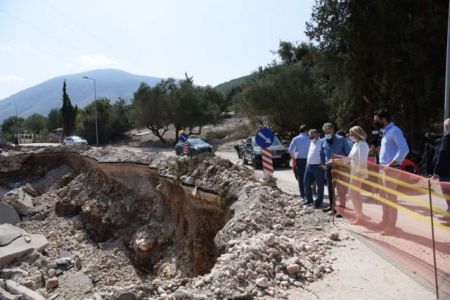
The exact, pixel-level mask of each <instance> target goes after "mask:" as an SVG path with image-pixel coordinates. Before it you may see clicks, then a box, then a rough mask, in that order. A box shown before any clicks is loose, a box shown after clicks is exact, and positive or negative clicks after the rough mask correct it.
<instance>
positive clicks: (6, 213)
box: [0, 203, 20, 225]
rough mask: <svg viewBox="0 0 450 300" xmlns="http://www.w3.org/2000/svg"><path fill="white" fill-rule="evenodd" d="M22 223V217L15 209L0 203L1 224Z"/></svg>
mask: <svg viewBox="0 0 450 300" xmlns="http://www.w3.org/2000/svg"><path fill="white" fill-rule="evenodd" d="M19 222H20V217H19V214H18V213H17V211H16V210H15V209H14V207H12V206H10V205H8V204H6V203H0V224H12V225H16V224H17V223H19Z"/></svg>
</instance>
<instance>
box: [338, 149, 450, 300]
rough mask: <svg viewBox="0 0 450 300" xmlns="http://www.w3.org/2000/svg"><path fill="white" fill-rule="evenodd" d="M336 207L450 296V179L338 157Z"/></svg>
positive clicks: (389, 252)
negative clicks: (440, 180)
mask: <svg viewBox="0 0 450 300" xmlns="http://www.w3.org/2000/svg"><path fill="white" fill-rule="evenodd" d="M332 174H333V183H334V185H335V189H337V190H338V192H337V193H335V195H346V197H343V199H340V198H337V199H336V201H335V209H336V210H337V211H338V212H339V213H340V214H341V215H342V216H344V217H345V218H347V219H348V220H350V222H351V223H352V224H353V225H354V226H355V229H357V231H358V232H359V233H360V234H362V235H364V236H365V237H367V238H369V239H370V240H372V241H374V242H375V243H376V244H377V245H379V246H380V247H381V249H383V250H384V252H385V253H387V254H388V255H389V256H391V257H392V258H394V259H395V260H396V261H397V262H399V263H401V264H402V265H403V266H404V267H405V268H407V269H408V270H410V271H411V272H413V273H415V274H417V275H419V276H420V277H421V278H423V279H424V280H426V281H427V282H428V283H430V284H431V285H433V286H434V287H435V289H436V294H437V297H438V298H439V295H441V296H446V297H448V296H450V183H446V182H439V181H435V180H430V179H428V178H424V177H421V176H417V175H414V174H411V173H408V172H404V171H401V170H399V169H396V168H390V167H385V166H380V165H376V164H373V163H371V162H365V161H364V162H362V161H354V160H353V161H350V160H349V159H347V158H342V157H334V159H333V168H332Z"/></svg>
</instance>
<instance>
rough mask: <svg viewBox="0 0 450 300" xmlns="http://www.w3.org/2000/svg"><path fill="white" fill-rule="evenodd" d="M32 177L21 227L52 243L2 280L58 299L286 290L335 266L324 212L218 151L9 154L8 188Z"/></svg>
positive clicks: (239, 295)
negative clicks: (174, 154)
mask: <svg viewBox="0 0 450 300" xmlns="http://www.w3.org/2000/svg"><path fill="white" fill-rule="evenodd" d="M26 183H31V185H32V186H33V187H35V188H36V190H38V192H39V194H40V195H39V196H35V197H33V204H34V206H33V208H32V209H30V211H29V213H28V215H27V216H22V222H21V223H19V226H20V227H22V228H23V229H25V230H26V231H27V232H30V233H43V234H44V235H45V236H46V237H47V239H48V240H49V245H48V247H47V248H46V250H45V251H44V252H43V253H38V254H34V256H35V257H37V259H35V260H33V257H22V258H21V259H18V260H16V261H15V262H13V263H11V264H9V265H8V266H6V269H7V270H15V271H7V272H4V271H2V272H1V273H0V277H1V278H3V279H12V280H14V281H16V282H18V283H19V284H24V285H26V286H29V287H30V288H31V289H33V290H36V291H37V292H39V293H40V294H42V295H44V296H45V297H50V298H52V299H83V298H95V299H117V298H120V297H130V298H120V299H159V298H167V297H168V298H171V299H172V298H175V299H223V298H230V299H251V298H261V297H265V296H268V295H269V296H274V297H277V298H283V297H286V294H285V293H284V290H285V289H286V288H288V287H289V286H297V287H304V286H306V285H308V284H309V283H310V282H314V281H315V280H317V279H319V278H321V277H322V276H324V275H325V274H327V273H330V272H332V270H333V268H332V266H331V264H330V262H329V261H328V260H327V256H328V254H327V253H328V251H329V250H330V249H331V248H332V247H333V246H334V245H335V244H336V243H337V240H338V239H339V237H338V236H337V235H332V239H333V240H332V239H330V233H329V232H328V230H327V228H326V226H324V224H325V223H327V222H328V221H329V217H328V216H326V215H323V214H322V213H316V211H314V210H313V209H311V208H310V207H303V206H302V205H301V204H299V202H298V200H296V199H294V198H293V197H291V196H289V195H286V194H284V193H282V192H281V191H280V190H278V189H277V188H276V187H272V186H270V185H266V184H265V183H264V182H261V181H260V180H257V179H256V178H255V176H254V175H253V172H251V171H250V170H248V169H246V168H242V167H240V166H235V165H232V164H231V163H230V162H228V161H225V160H222V159H220V158H218V157H208V156H203V157H198V158H184V157H183V158H174V157H164V156H163V155H158V154H145V153H133V152H127V151H120V152H117V151H113V150H109V151H108V150H100V151H99V150H86V149H84V150H82V149H81V150H80V151H79V152H70V151H68V150H67V149H65V148H56V149H53V150H40V151H38V152H31V153H21V154H11V155H9V156H3V157H2V159H1V161H0V184H1V185H2V187H3V188H4V190H11V189H12V188H14V187H20V186H23V185H25V184H26ZM61 259H62V261H61ZM17 270H22V271H24V272H22V271H17ZM39 275H40V276H39ZM33 278H35V279H33ZM36 278H39V279H36ZM30 282H31V283H30ZM49 282H50V283H51V284H49ZM52 282H53V283H52ZM71 282H72V283H73V282H79V283H80V284H81V287H78V288H77V289H75V288H73V285H71V284H70V283H71ZM0 288H1V282H0Z"/></svg>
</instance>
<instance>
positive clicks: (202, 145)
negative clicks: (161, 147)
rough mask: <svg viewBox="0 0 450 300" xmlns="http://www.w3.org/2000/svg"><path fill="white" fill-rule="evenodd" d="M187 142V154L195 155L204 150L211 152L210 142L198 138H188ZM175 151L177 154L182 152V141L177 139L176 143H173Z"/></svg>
mask: <svg viewBox="0 0 450 300" xmlns="http://www.w3.org/2000/svg"><path fill="white" fill-rule="evenodd" d="M188 143H189V151H188V155H197V154H200V153H205V152H208V153H211V152H212V149H213V148H212V146H211V145H210V144H208V143H207V142H205V141H204V140H202V139H199V138H188ZM175 153H176V154H177V155H183V154H184V152H183V143H182V142H181V141H178V143H177V144H176V145H175Z"/></svg>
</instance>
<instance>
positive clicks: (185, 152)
mask: <svg viewBox="0 0 450 300" xmlns="http://www.w3.org/2000/svg"><path fill="white" fill-rule="evenodd" d="M183 153H184V154H186V155H188V154H189V142H188V141H186V142H184V143H183Z"/></svg>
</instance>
